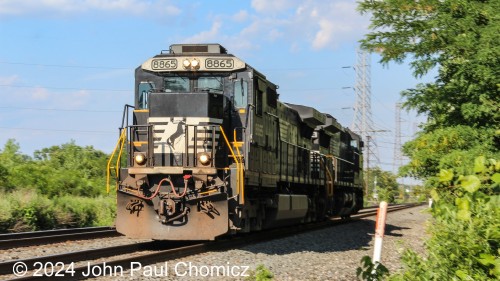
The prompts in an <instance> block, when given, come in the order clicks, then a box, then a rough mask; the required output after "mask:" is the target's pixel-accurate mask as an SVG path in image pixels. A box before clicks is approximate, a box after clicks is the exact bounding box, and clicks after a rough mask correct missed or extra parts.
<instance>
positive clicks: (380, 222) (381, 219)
mask: <svg viewBox="0 0 500 281" xmlns="http://www.w3.org/2000/svg"><path fill="white" fill-rule="evenodd" d="M386 217H387V202H385V201H382V202H380V207H379V208H378V210H377V220H376V222H375V245H374V247H373V248H374V249H373V263H375V262H379V263H380V256H381V254H382V240H383V238H384V230H385V219H386Z"/></svg>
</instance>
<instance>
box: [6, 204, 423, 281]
mask: <svg viewBox="0 0 500 281" xmlns="http://www.w3.org/2000/svg"><path fill="white" fill-rule="evenodd" d="M416 206H420V204H409V205H393V206H389V209H388V212H395V211H398V210H403V209H407V208H412V207H416ZM376 212H377V208H368V209H364V210H362V211H360V213H358V214H356V215H353V216H352V217H351V219H349V220H341V219H340V218H333V219H330V220H326V221H323V222H319V223H311V224H304V225H298V226H292V227H286V228H279V229H271V230H266V231H261V232H255V233H250V234H247V235H242V236H233V237H225V238H223V239H221V240H216V241H211V242H204V243H196V242H182V243H179V242H173V241H150V242H143V243H134V244H128V245H122V246H115V247H107V248H101V249H93V250H85V251H78V252H72V253H65V254H60V255H51V256H45V257H38V258H31V259H23V260H12V261H7V262H0V275H4V274H12V271H13V268H14V267H15V266H16V264H19V263H20V262H22V263H23V264H25V265H26V266H27V270H29V272H28V273H27V274H26V276H24V277H20V278H15V279H11V280H34V279H37V280H44V279H48V278H53V277H52V276H33V274H32V272H31V270H34V269H36V267H35V264H36V263H38V264H50V265H56V264H57V263H61V264H64V265H69V264H74V267H73V268H72V272H71V274H70V275H68V274H63V276H60V277H58V279H59V280H74V279H81V278H84V275H83V274H84V273H85V272H88V270H89V268H92V269H97V272H104V270H105V268H108V269H109V268H121V269H122V270H128V269H130V268H131V266H132V265H134V264H135V265H141V266H144V265H150V264H155V263H158V262H161V261H168V260H172V259H178V258H183V257H187V256H190V255H195V254H200V253H203V252H207V251H221V250H226V249H230V248H236V247H240V246H243V245H247V244H251V243H257V242H263V241H267V240H272V239H277V238H283V237H286V236H290V235H295V234H298V233H301V232H306V231H312V230H317V229H322V228H325V227H331V226H335V225H339V224H344V223H350V222H354V221H357V220H360V219H362V218H365V217H369V216H373V215H375V214H376ZM131 253H135V255H134V256H132V257H130V256H128V257H123V258H116V259H113V260H110V261H106V262H94V263H92V262H90V261H92V260H96V259H102V258H108V257H113V256H118V255H129V254H131ZM83 261H89V262H87V263H86V264H84V263H83ZM42 273H43V271H42ZM28 275H29V276H28ZM11 278H12V277H11Z"/></svg>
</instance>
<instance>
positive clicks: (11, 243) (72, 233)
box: [0, 227, 121, 250]
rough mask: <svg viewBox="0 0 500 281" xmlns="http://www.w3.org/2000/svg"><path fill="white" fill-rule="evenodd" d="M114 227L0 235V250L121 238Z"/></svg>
mask: <svg viewBox="0 0 500 281" xmlns="http://www.w3.org/2000/svg"><path fill="white" fill-rule="evenodd" d="M120 235H121V234H119V233H118V232H116V230H115V229H114V228H112V227H90V228H76V229H64V230H49V231H35V232H23V233H12V234H1V235H0V250H2V249H13V248H17V247H26V246H36V245H44V244H50V243H57V242H63V241H71V240H87V239H96V238H105V237H114V236H120Z"/></svg>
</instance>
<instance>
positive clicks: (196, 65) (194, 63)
mask: <svg viewBox="0 0 500 281" xmlns="http://www.w3.org/2000/svg"><path fill="white" fill-rule="evenodd" d="M191 67H192V68H193V69H198V68H200V62H199V61H198V60H197V59H194V60H192V61H191Z"/></svg>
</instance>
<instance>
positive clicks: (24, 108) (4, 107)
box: [0, 106, 123, 112]
mask: <svg viewBox="0 0 500 281" xmlns="http://www.w3.org/2000/svg"><path fill="white" fill-rule="evenodd" d="M0 109H14V110H41V111H76V112H123V111H122V110H92V109H62V108H35V107H12V106H0Z"/></svg>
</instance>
